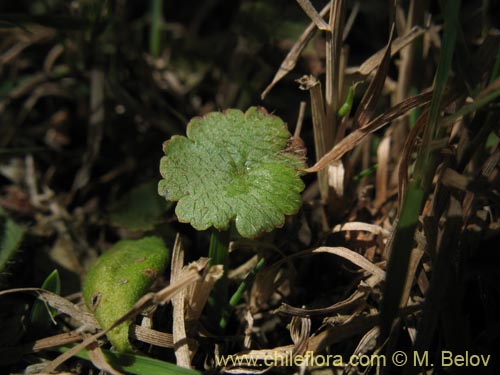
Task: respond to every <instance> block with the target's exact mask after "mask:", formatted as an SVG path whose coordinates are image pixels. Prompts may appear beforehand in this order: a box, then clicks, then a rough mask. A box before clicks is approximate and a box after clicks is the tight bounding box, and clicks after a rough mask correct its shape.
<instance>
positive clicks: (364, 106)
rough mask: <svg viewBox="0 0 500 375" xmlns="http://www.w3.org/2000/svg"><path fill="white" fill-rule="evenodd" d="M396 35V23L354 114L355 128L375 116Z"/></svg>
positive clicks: (362, 125)
mask: <svg viewBox="0 0 500 375" xmlns="http://www.w3.org/2000/svg"><path fill="white" fill-rule="evenodd" d="M393 36H394V24H393V25H392V28H391V33H390V36H389V42H388V43H387V47H386V48H385V53H384V56H383V58H382V61H381V63H380V65H379V67H378V69H377V72H376V73H375V77H374V78H373V80H372V81H371V82H370V85H369V86H368V89H367V90H366V92H365V94H364V95H363V98H362V99H361V102H360V103H359V106H358V109H357V110H356V113H355V115H354V128H362V127H364V126H365V125H366V124H367V123H368V122H369V121H370V120H371V118H372V117H373V114H374V113H375V107H376V105H377V103H378V100H379V98H380V94H381V93H382V89H383V88H384V83H385V78H386V77H387V73H388V72H389V64H390V62H391V44H392V39H393Z"/></svg>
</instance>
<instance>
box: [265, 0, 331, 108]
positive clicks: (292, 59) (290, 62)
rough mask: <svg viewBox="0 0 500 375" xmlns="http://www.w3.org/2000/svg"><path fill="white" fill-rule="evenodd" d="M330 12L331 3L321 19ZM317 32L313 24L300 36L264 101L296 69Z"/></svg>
mask: <svg viewBox="0 0 500 375" xmlns="http://www.w3.org/2000/svg"><path fill="white" fill-rule="evenodd" d="M329 10H330V3H328V4H327V5H325V7H324V8H323V9H321V12H319V14H320V15H321V17H324V16H325V15H326V14H327V13H328V11H329ZM315 31H316V25H315V24H314V22H311V24H309V26H307V28H306V29H305V30H304V32H303V33H302V35H301V36H300V38H299V40H297V42H296V43H295V44H294V45H293V47H292V48H291V49H290V51H289V52H288V54H287V55H286V57H285V59H284V60H283V62H282V63H281V66H280V67H279V69H278V71H277V72H276V74H275V76H274V78H273V80H272V81H271V83H270V84H269V85H268V86H267V87H266V88H265V90H264V91H263V92H262V94H261V98H262V99H264V98H265V97H266V96H267V94H269V91H271V89H272V88H273V87H274V86H275V85H276V84H277V83H278V82H279V81H281V80H282V79H283V77H285V76H286V75H287V74H288V73H290V72H291V71H292V70H293V68H295V65H296V64H297V60H298V58H299V56H300V54H301V53H302V51H303V50H304V48H306V46H307V43H309V41H310V40H311V38H312V37H313V35H314V32H315Z"/></svg>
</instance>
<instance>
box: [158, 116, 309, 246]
mask: <svg viewBox="0 0 500 375" xmlns="http://www.w3.org/2000/svg"><path fill="white" fill-rule="evenodd" d="M289 140H290V133H289V132H288V129H287V127H286V125H285V123H284V122H283V121H282V120H281V119H280V118H279V117H277V116H274V115H271V114H269V113H268V112H267V111H266V110H265V109H264V108H262V107H251V108H249V109H248V110H247V111H246V112H245V113H243V112H242V111H240V110H238V109H228V110H226V111H224V112H212V113H209V114H207V115H205V116H203V117H196V118H194V119H192V120H191V121H190V122H189V124H188V127H187V137H185V136H173V137H172V138H171V139H170V140H168V141H166V142H165V143H164V145H163V151H164V153H165V156H164V157H163V158H162V159H161V162H160V172H161V175H162V177H163V179H162V180H161V181H160V183H159V185H158V192H159V194H160V195H162V196H163V197H165V198H166V199H167V200H170V201H177V202H178V203H177V207H176V210H175V212H176V215H177V217H178V219H179V221H181V222H185V223H190V224H191V225H192V226H193V227H194V228H195V229H197V230H205V229H207V228H209V227H212V226H213V227H215V228H216V229H218V230H227V229H228V227H229V224H230V222H231V221H232V220H234V221H235V223H236V229H237V230H238V232H239V233H240V235H241V236H243V237H246V238H254V237H256V236H257V235H259V234H260V233H261V232H265V231H271V230H272V229H274V228H275V227H280V226H282V225H283V223H284V220H285V215H293V214H295V213H296V212H297V211H298V210H299V208H300V206H301V204H302V198H301V195H300V193H301V192H302V190H304V183H303V182H302V180H301V178H300V176H299V171H300V170H301V169H303V168H304V167H305V164H304V160H303V158H302V157H301V156H300V155H297V154H294V153H293V152H291V151H288V150H287V145H288V142H289Z"/></svg>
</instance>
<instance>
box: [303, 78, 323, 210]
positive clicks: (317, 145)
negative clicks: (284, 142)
mask: <svg viewBox="0 0 500 375" xmlns="http://www.w3.org/2000/svg"><path fill="white" fill-rule="evenodd" d="M298 83H300V88H301V89H302V90H309V93H310V95H311V112H312V122H313V134H314V149H315V150H316V160H317V161H318V160H319V159H320V158H321V157H322V156H323V155H325V154H326V152H327V150H329V149H330V147H331V144H330V143H329V139H328V138H326V137H324V135H325V133H328V129H327V128H329V125H328V122H327V119H326V113H325V106H324V101H323V92H322V90H321V83H320V82H319V81H318V80H317V79H316V78H315V77H313V76H303V77H302V78H300V79H299V80H298ZM318 182H319V191H320V194H321V200H322V201H323V202H327V201H328V174H327V173H326V172H321V173H319V174H318Z"/></svg>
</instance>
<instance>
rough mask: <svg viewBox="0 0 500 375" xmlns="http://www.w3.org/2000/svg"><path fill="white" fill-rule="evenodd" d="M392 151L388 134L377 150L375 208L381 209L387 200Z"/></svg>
mask: <svg viewBox="0 0 500 375" xmlns="http://www.w3.org/2000/svg"><path fill="white" fill-rule="evenodd" d="M390 150H391V137H390V134H386V135H385V136H384V139H382V142H380V144H379V146H378V148H377V165H378V167H377V173H376V176H375V202H374V204H375V207H380V206H381V205H382V204H383V203H384V202H385V201H386V199H387V191H388V190H389V189H388V187H387V182H388V181H387V175H388V173H389V161H390Z"/></svg>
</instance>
